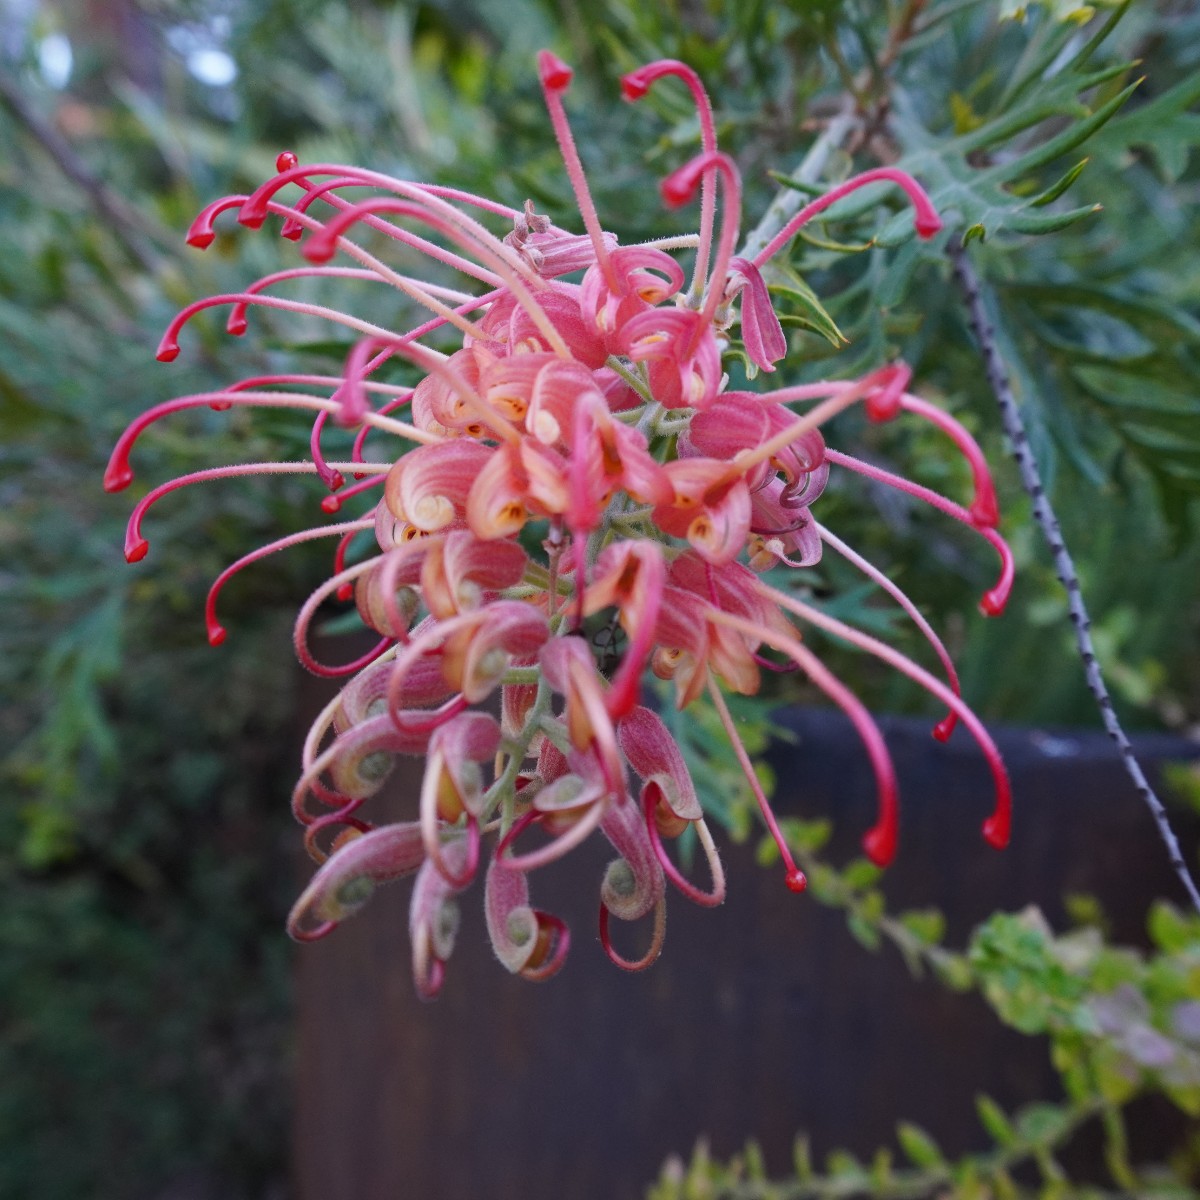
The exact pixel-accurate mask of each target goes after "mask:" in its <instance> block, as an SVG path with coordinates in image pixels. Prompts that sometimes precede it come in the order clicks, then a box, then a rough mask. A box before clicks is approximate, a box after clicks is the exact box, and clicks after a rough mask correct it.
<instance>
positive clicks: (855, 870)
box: [842, 858, 883, 891]
mask: <svg viewBox="0 0 1200 1200" xmlns="http://www.w3.org/2000/svg"><path fill="white" fill-rule="evenodd" d="M882 874H883V871H882V870H881V869H880V868H879V867H877V866H876V865H875V864H874V863H873V862H871V860H870V859H868V858H856V859H855V860H854V861H853V862H851V863H850V864H849V865H848V866H847V867H846V868H845V869H844V870H843V871H842V878H843V879H844V880H845V881H846V882H847V883H848V884H849V885H850V886H851V887H852V888H854V889H855V890H856V891H858V890H860V889H862V888H867V887H870V886H871V884H873V883H877V882H878V881H879V878H880V876H881V875H882Z"/></svg>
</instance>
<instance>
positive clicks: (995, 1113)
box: [975, 1092, 1017, 1149]
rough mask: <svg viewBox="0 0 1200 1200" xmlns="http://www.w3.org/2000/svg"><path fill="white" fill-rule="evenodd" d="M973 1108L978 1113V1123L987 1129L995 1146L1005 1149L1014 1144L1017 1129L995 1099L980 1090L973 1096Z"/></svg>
mask: <svg viewBox="0 0 1200 1200" xmlns="http://www.w3.org/2000/svg"><path fill="white" fill-rule="evenodd" d="M975 1109H976V1111H977V1112H978V1113H979V1123H980V1124H981V1125H982V1126H983V1127H984V1129H986V1130H987V1131H988V1133H989V1134H990V1135H991V1137H992V1140H993V1141H994V1142H995V1143H996V1145H997V1146H999V1147H1000V1148H1001V1149H1007V1148H1008V1147H1009V1146H1013V1145H1015V1144H1016V1142H1017V1131H1016V1130H1015V1129H1014V1128H1013V1125H1012V1122H1011V1121H1009V1119H1008V1117H1006V1116H1005V1115H1004V1110H1003V1109H1002V1108H1001V1107H1000V1105H998V1104H997V1103H996V1102H995V1100H993V1099H992V1098H991V1097H990V1096H985V1095H984V1094H983V1093H982V1092H981V1093H980V1094H979V1095H978V1096H976V1097H975Z"/></svg>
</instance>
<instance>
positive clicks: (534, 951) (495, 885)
mask: <svg viewBox="0 0 1200 1200" xmlns="http://www.w3.org/2000/svg"><path fill="white" fill-rule="evenodd" d="M484 890H485V897H484V916H485V918H486V920H487V929H488V936H489V937H490V938H491V942H492V949H493V950H494V951H495V952H496V957H497V958H498V959H499V960H500V961H501V962H502V963H503V964H504V966H505V967H507V968H508V970H509V971H511V972H512V973H513V974H514V975H520V976H521V977H522V978H523V979H530V980H533V981H535V982H540V981H542V980H544V979H549V978H550V977H551V976H553V975H557V974H558V972H559V971H560V970H562V967H563V964H564V963H565V962H566V959H567V952H568V951H569V950H570V948H571V934H570V930H568V928H567V925H566V922H564V921H563V920H562V919H561V918H559V917H556V916H554V915H552V914H551V913H546V912H543V911H542V910H541V909H537V908H531V907H530V905H529V881H528V879H527V877H526V875H525V873H524V872H523V871H514V870H510V869H507V868H506V867H504V866H503V865H502V864H501V863H500V862H499V860H498V859H493V860H492V864H491V866H490V867H489V868H488V873H487V879H486V881H485V883H484Z"/></svg>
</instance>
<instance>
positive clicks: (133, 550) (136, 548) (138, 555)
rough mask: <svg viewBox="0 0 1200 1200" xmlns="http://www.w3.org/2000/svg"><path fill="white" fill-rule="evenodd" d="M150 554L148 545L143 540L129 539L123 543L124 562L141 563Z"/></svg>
mask: <svg viewBox="0 0 1200 1200" xmlns="http://www.w3.org/2000/svg"><path fill="white" fill-rule="evenodd" d="M149 552H150V543H149V542H148V541H146V539H145V538H141V537H139V538H130V539H128V540H127V541H126V543H125V561H126V562H127V563H135V562H141V561H142V559H143V558H145V557H146V555H147V554H149Z"/></svg>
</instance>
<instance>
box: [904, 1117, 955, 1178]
mask: <svg viewBox="0 0 1200 1200" xmlns="http://www.w3.org/2000/svg"><path fill="white" fill-rule="evenodd" d="M896 1140H897V1141H898V1142H899V1143H900V1149H901V1150H903V1151H904V1153H905V1155H906V1156H907V1158H908V1160H909V1162H911V1163H912V1164H913V1166H914V1167H940V1166H942V1165H944V1163H945V1161H946V1159H945V1157H944V1156H943V1155H942V1152H941V1150H939V1149H938V1144H937V1142H935V1141H934V1140H933V1138H932V1137H930V1136H929V1134H927V1133H926V1132H925V1130H923V1129H922V1128H921V1127H920V1126H919V1125H914V1124H913V1123H912V1122H911V1121H901V1122H900V1123H899V1124H898V1125H897V1126H896Z"/></svg>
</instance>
